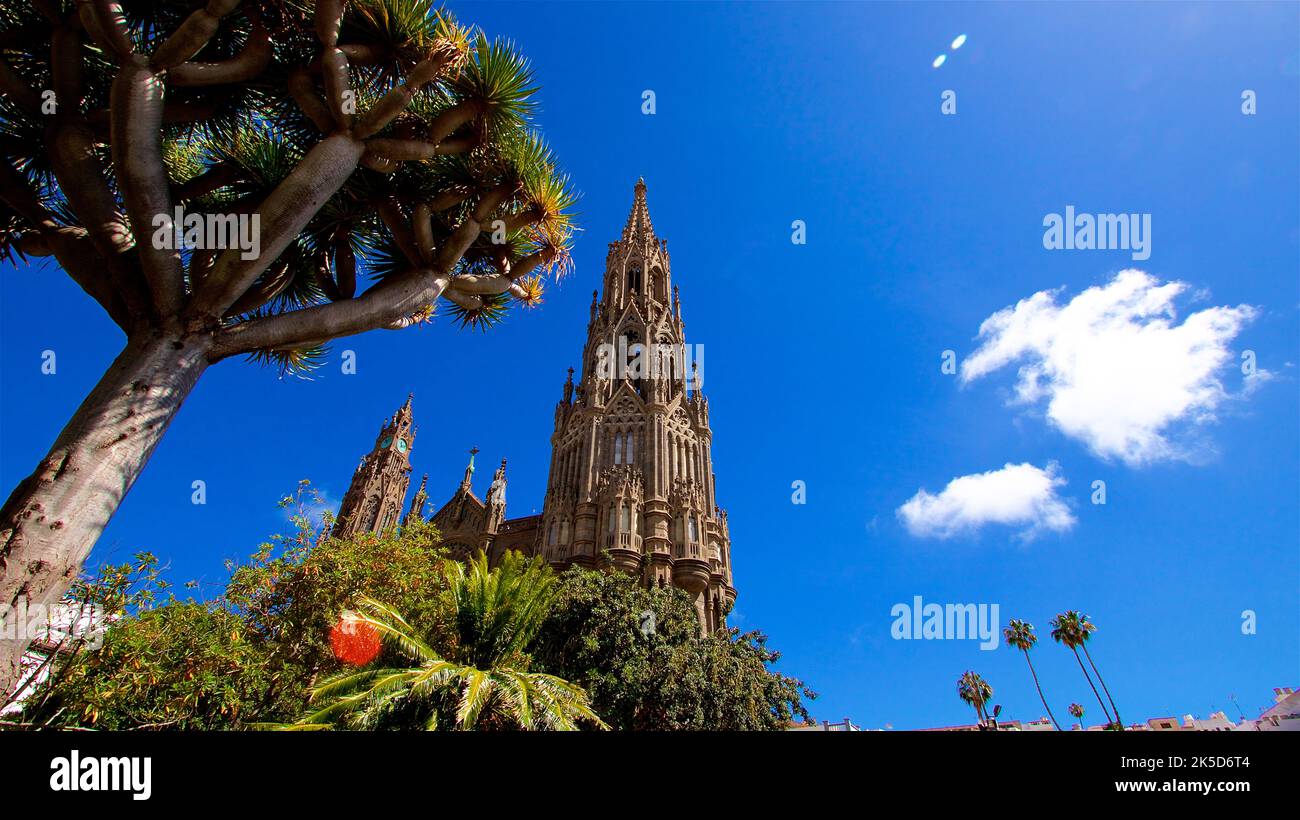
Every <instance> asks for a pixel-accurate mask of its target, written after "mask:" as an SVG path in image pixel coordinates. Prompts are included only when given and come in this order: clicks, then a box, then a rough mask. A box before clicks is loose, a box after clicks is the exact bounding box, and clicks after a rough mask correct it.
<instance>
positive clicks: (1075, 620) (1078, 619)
mask: <svg viewBox="0 0 1300 820" xmlns="http://www.w3.org/2000/svg"><path fill="white" fill-rule="evenodd" d="M1096 628H1097V627H1096V626H1094V625H1093V624H1091V623H1089V622H1088V616H1087V615H1081V614H1080V612H1079V611H1078V610H1077V609H1070V610H1067V611H1065V612H1062V613H1061V614H1060V615H1057V616H1056V617H1055V618H1053V619H1052V640H1054V641H1056V642H1057V643H1059V644H1064V645H1065V646H1066V647H1067V648H1068V649H1069V650H1070V651H1071V652H1073V653H1074V659H1075V660H1076V661H1078V663H1079V671H1081V672H1083V677H1084V679H1085V680H1087V681H1088V686H1089V688H1091V689H1092V694H1093V695H1094V696H1095V697H1096V698H1097V703H1098V704H1099V705H1100V706H1101V711H1102V713H1103V714H1105V715H1106V725H1108V726H1115V727H1117V728H1119V729H1121V730H1122V729H1123V728H1124V727H1123V724H1121V723H1119V720H1118V718H1117V717H1111V714H1110V712H1109V711H1108V710H1107V709H1106V704H1105V703H1103V702H1102V700H1101V694H1100V693H1098V692H1097V687H1096V685H1094V684H1093V682H1092V676H1091V675H1089V674H1088V669H1087V668H1086V667H1085V666H1084V665H1083V658H1081V657H1079V647H1081V646H1083V647H1084V651H1085V652H1086V651H1087V647H1086V646H1085V643H1086V642H1087V640H1088V636H1089V634H1090V633H1091V632H1092V631H1093V630H1095V629H1096ZM1088 662H1089V663H1090V664H1091V663H1092V659H1091V658H1089V659H1088ZM1093 671H1094V672H1096V671H1097V668H1096V667H1095V666H1094V667H1093Z"/></svg>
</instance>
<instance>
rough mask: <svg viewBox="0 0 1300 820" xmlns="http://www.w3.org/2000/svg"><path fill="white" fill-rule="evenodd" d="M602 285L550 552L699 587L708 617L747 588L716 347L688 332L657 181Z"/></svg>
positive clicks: (545, 535)
mask: <svg viewBox="0 0 1300 820" xmlns="http://www.w3.org/2000/svg"><path fill="white" fill-rule="evenodd" d="M603 285H604V287H603V290H602V291H597V292H595V293H593V294H592V303H591V314H590V318H589V321H588V324H587V341H586V344H585V346H584V347H583V351H582V366H581V370H580V371H579V374H578V377H579V382H578V384H577V385H576V386H575V384H574V371H573V370H570V371H569V375H568V379H567V380H566V381H565V383H564V387H563V392H562V397H561V400H560V402H559V403H558V404H557V406H556V409H555V428H554V433H553V434H552V436H551V467H550V477H549V480H548V481H547V490H546V500H545V504H544V507H543V513H542V521H541V526H540V531H539V545H538V552H539V554H541V555H544V556H545V557H546V558H547V560H549V561H550V562H551V563H553V564H556V565H561V566H562V565H566V564H579V565H581V566H588V567H592V566H600V565H604V564H606V563H612V564H613V565H614V566H617V567H619V568H620V569H622V570H624V571H627V572H630V573H633V574H636V575H638V576H639V577H640V578H641V579H642V580H643V582H644V583H646V584H647V585H659V586H668V585H672V586H677V587H680V588H682V589H684V590H686V592H687V593H688V594H690V596H691V597H692V598H693V599H694V601H695V604H696V608H697V610H698V611H699V615H700V624H701V629H702V630H704V631H706V632H707V631H712V630H714V629H719V628H721V627H723V626H725V620H724V616H725V613H726V612H727V610H729V609H730V607H731V605H732V604H733V603H734V602H735V599H736V589H735V587H734V586H732V575H731V541H730V534H729V532H728V530H727V516H726V513H725V512H724V511H722V510H721V509H720V508H719V507H718V506H717V503H716V498H715V495H714V476H713V455H712V440H713V434H712V431H711V429H710V427H709V404H708V400H707V399H706V398H705V396H704V392H703V390H702V387H703V372H702V369H701V368H702V366H703V352H702V350H700V348H699V346H690V345H687V344H686V336H685V328H686V326H685V324H684V323H683V321H682V312H681V303H680V299H679V296H678V291H677V288H676V286H674V285H673V284H672V281H671V259H670V257H669V254H668V242H667V240H664V239H660V238H659V237H658V236H656V234H655V231H654V226H653V225H652V224H651V222H650V211H649V208H648V206H647V204H646V186H645V181H644V180H638V181H637V183H636V187H635V189H634V196H633V202H632V211H631V213H630V214H629V215H628V219H627V224H626V225H625V226H624V228H623V234H622V236H621V237H620V238H619V240H618V241H616V242H611V243H610V245H609V251H608V254H607V256H606V259H605V275H604V282H603Z"/></svg>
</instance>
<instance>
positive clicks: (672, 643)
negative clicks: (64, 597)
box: [22, 483, 815, 730]
mask: <svg viewBox="0 0 1300 820" xmlns="http://www.w3.org/2000/svg"><path fill="white" fill-rule="evenodd" d="M312 495H313V494H312V490H311V488H310V486H309V485H307V484H306V483H304V484H303V485H302V486H301V487H300V488H299V490H298V492H297V494H296V495H295V496H291V497H288V498H286V499H284V501H283V502H282V503H283V504H284V505H285V506H288V507H292V506H294V505H295V504H296V505H297V506H298V508H299V510H300V513H301V511H302V510H303V509H305V508H307V507H309V506H312ZM294 520H295V522H296V524H297V526H296V529H295V530H294V531H293V532H292V533H291V534H289V535H287V536H284V537H277V538H274V539H271V540H270V541H268V542H267V543H265V544H263V545H261V547H260V548H259V549H258V551H257V552H256V553H255V554H254V556H253V557H252V559H251V560H249V561H247V562H244V563H242V564H240V565H238V566H234V565H232V566H231V567H230V568H231V578H230V580H229V582H228V583H227V585H226V586H225V587H224V589H223V590H222V591H221V592H220V594H219V595H217V596H216V597H215V598H214V599H213V600H211V601H209V602H207V603H202V602H195V601H180V600H176V599H175V597H174V594H173V593H171V592H169V588H168V586H167V584H166V582H165V581H163V580H162V579H161V577H160V576H159V571H158V568H157V563H156V560H155V559H153V558H152V556H149V555H147V554H142V555H140V556H137V559H136V561H134V562H132V563H129V564H124V565H122V566H115V567H107V568H105V569H104V570H103V571H102V572H101V573H99V574H98V575H97V576H95V577H94V578H93V579H91V580H88V581H86V582H85V585H86V587H87V589H86V590H85V591H84V593H85V594H86V595H88V596H92V597H95V598H96V599H97V600H105V601H115V602H116V603H113V604H112V605H111V607H110V611H112V612H114V613H116V616H115V617H116V618H117V620H116V621H115V622H114V624H113V626H112V628H111V629H110V630H109V631H108V633H107V636H106V639H105V643H104V646H103V648H101V649H100V650H99V651H97V652H80V653H74V654H72V656H71V657H70V658H69V660H68V661H67V662H66V663H64V664H63V665H62V666H61V667H60V668H59V670H58V672H57V673H56V674H55V675H53V676H51V678H50V679H49V680H48V681H47V682H46V683H45V684H44V685H42V686H41V687H39V688H38V689H37V690H36V691H35V693H34V694H33V695H32V697H31V698H30V700H29V701H27V703H29V704H30V706H31V708H29V709H28V710H27V711H26V712H25V713H24V715H23V717H22V720H23V721H24V722H26V723H33V724H35V725H37V726H50V727H94V728H115V729H132V728H150V729H183V728H191V729H192V728H203V729H223V728H225V729H238V728H247V727H250V726H260V725H266V724H283V723H284V722H286V721H292V720H294V719H296V718H299V717H300V716H302V715H305V714H309V713H310V712H311V711H313V707H312V706H311V704H309V698H310V696H311V694H312V692H313V690H315V691H316V692H317V695H316V702H315V707H314V711H316V712H320V711H322V710H323V709H327V708H330V707H333V706H334V705H335V704H334V703H333V700H334V698H336V697H339V696H346V695H347V694H348V693H349V692H350V694H351V695H352V696H356V695H360V696H361V697H359V698H356V700H355V701H354V702H353V703H352V704H351V705H349V706H348V707H346V708H344V707H339V708H338V709H336V710H335V711H331V712H329V713H328V714H325V715H323V716H320V717H318V718H316V719H317V720H323V721H327V722H337V725H339V726H354V725H371V726H375V727H386V728H397V727H421V726H426V725H428V724H429V721H430V719H431V718H432V719H436V722H437V725H438V726H440V727H442V728H450V727H453V726H462V727H469V726H473V727H476V728H480V729H493V728H514V727H519V726H530V725H531V726H533V727H535V728H541V727H544V726H551V727H557V728H560V727H565V726H568V725H575V724H582V725H596V724H597V723H598V722H599V723H604V724H608V725H610V726H611V727H613V728H618V729H678V730H682V729H703V730H729V729H732V730H734V729H779V728H783V727H784V726H785V725H786V724H787V723H788V722H789V721H790V720H793V719H797V718H803V719H805V720H806V719H807V711H806V710H805V709H804V706H803V702H802V700H801V697H807V698H812V697H815V695H814V694H813V693H812V692H811V691H810V690H808V689H807V688H806V687H805V686H804V685H803V684H802V683H801V682H800V681H798V680H795V679H793V678H788V677H785V676H783V675H780V674H779V673H776V672H774V671H772V670H771V669H770V666H771V665H772V664H773V663H774V662H775V661H776V660H777V658H778V656H777V653H775V652H772V651H770V650H769V649H768V648H767V647H766V643H765V638H764V637H763V636H762V635H761V634H759V633H748V634H745V635H739V634H738V630H735V629H732V630H727V631H719V632H718V633H715V634H714V635H711V636H707V637H703V638H702V637H700V635H699V622H698V620H697V616H696V611H695V607H694V606H693V605H692V604H691V602H690V600H689V599H688V598H687V596H686V595H685V593H683V592H681V591H680V590H676V589H646V588H644V587H643V586H641V584H639V583H638V582H637V580H636V579H635V578H633V577H631V576H628V575H626V574H624V573H621V572H604V571H600V572H593V571H587V570H581V569H576V568H575V569H571V570H569V571H567V572H565V573H564V574H563V575H562V576H558V577H557V576H554V575H553V573H552V572H551V570H549V569H548V568H545V567H544V566H542V565H541V564H540V563H538V562H537V561H526V560H525V559H522V558H520V557H519V556H517V555H512V556H511V557H510V558H509V559H508V560H507V561H506V562H505V563H503V564H502V565H501V567H498V568H497V569H496V570H494V571H493V572H487V571H486V566H485V565H484V564H483V559H482V557H481V556H480V557H479V558H478V559H477V563H475V564H473V565H471V566H468V567H467V566H465V565H462V564H460V563H458V562H454V561H451V560H449V559H447V558H446V557H445V553H444V551H443V550H442V548H441V547H440V546H439V544H438V534H437V532H436V531H435V530H434V529H433V528H432V527H430V526H428V525H426V524H423V523H416V522H412V524H411V525H409V526H406V527H403V528H402V529H400V530H397V531H390V532H386V533H383V534H380V535H372V534H366V533H363V534H357V535H355V536H352V537H349V538H342V539H339V538H330V537H327V535H326V533H327V532H328V528H329V524H330V521H329V520H328V516H327V517H326V520H325V521H324V522H323V523H322V524H321V525H320V526H319V527H316V526H314V524H313V522H311V521H309V520H308V518H307V517H306V516H305V515H303V514H299V515H297V516H295V518H294ZM78 589H79V590H80V589H81V587H78ZM383 599H387V600H391V601H393V602H395V603H394V604H392V605H391V606H390V605H388V604H378V603H370V604H366V603H363V602H365V601H367V600H369V601H379V600H383ZM399 606H400V607H402V608H403V609H404V610H405V613H404V614H400V615H399V614H398V613H399V612H401V610H399V609H398V607H399ZM349 610H351V611H352V613H353V615H352V616H351V617H350V618H349V617H344V615H345V613H347V612H348V611H349ZM647 611H650V612H653V613H654V614H655V621H656V623H655V627H654V629H653V630H648V629H645V630H643V623H644V622H643V619H642V614H643V613H645V612H647ZM358 613H359V614H358ZM358 625H360V626H361V627H363V629H367V630H374V633H373V634H374V637H375V639H376V640H375V644H376V647H375V649H376V651H378V653H379V654H378V655H377V656H375V655H370V656H367V657H365V658H364V660H363V661H360V663H361V664H363V665H361V666H360V667H358V666H348V665H347V664H345V663H344V662H343V661H342V660H340V656H342V657H344V658H348V657H349V655H348V653H347V652H342V653H338V654H336V649H337V648H338V646H337V641H338V638H339V636H340V633H341V632H343V633H344V634H346V631H345V630H344V629H343V628H344V627H352V628H355V627H357V626H358ZM381 635H387V636H388V639H387V641H386V642H385V644H384V645H383V646H382V647H380V646H379V641H378V639H379V637H380V636H381ZM402 636H405V637H406V638H409V639H410V640H404V638H403V637H402ZM356 637H358V638H364V637H365V635H364V634H361V635H358V636H356ZM360 643H365V641H364V640H361V641H360ZM421 647H422V648H421ZM372 659H373V666H367V665H364V664H366V663H368V662H370V661H371V660H372ZM435 659H436V660H435ZM439 663H441V664H442V665H440V666H437V667H436V669H433V671H430V669H431V668H432V665H434V664H439ZM373 669H393V670H400V674H395V676H394V677H393V678H391V679H389V680H388V681H387V682H380V681H378V680H377V679H376V678H375V677H374V676H373V675H371V674H370V672H371V671H372V670H373ZM426 673H427V674H426ZM358 675H359V677H358ZM422 675H424V677H421V676H422ZM349 677H352V678H353V679H352V680H351V681H350V682H349V683H346V684H342V683H340V681H347V680H348V678H349ZM325 681H329V684H328V685H330V686H332V688H326V686H327V684H326V683H325ZM422 682H423V683H424V684H427V685H428V686H429V687H432V689H433V690H436V693H435V692H434V691H432V690H431V691H430V692H428V693H426V691H425V687H423V686H417V685H418V684H421V683H422ZM334 684H338V685H337V686H334ZM408 684H409V686H408ZM435 684H436V686H435ZM376 686H380V687H381V688H383V687H392V688H391V689H388V688H385V689H384V694H385V695H392V697H389V698H386V699H385V701H384V703H383V705H381V704H380V703H379V702H378V700H375V702H373V703H372V702H369V701H370V700H371V696H370V693H371V692H372V690H374V689H375V687H376ZM399 690H400V691H402V692H406V693H407V694H409V695H410V696H409V697H407V696H405V695H403V696H400V697H399V696H398V692H399ZM579 693H583V694H582V697H579ZM376 694H377V693H376ZM426 694H428V696H427V697H426ZM521 709H523V710H524V711H520V710H521ZM584 710H589V711H590V714H589V715H588V713H587V711H584Z"/></svg>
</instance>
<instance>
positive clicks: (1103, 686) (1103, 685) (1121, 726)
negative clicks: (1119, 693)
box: [1083, 643, 1124, 732]
mask: <svg viewBox="0 0 1300 820" xmlns="http://www.w3.org/2000/svg"><path fill="white" fill-rule="evenodd" d="M1083 654H1084V655H1086V656H1087V658H1088V665H1089V666H1091V667H1092V671H1093V674H1095V675H1096V676H1097V682H1098V683H1100V684H1101V689H1102V691H1103V692H1105V693H1106V700H1108V701H1110V708H1111V710H1112V711H1113V712H1114V713H1115V725H1117V726H1119V729H1120V731H1121V732H1122V731H1124V723H1123V721H1121V720H1120V719H1119V707H1117V706H1116V705H1115V699H1114V698H1112V697H1111V696H1110V690H1109V689H1107V688H1106V681H1104V680H1102V678H1101V673H1100V672H1098V671H1097V664H1096V663H1094V662H1093V660H1092V653H1091V652H1089V651H1088V645H1087V644H1086V643H1085V644H1084V645H1083Z"/></svg>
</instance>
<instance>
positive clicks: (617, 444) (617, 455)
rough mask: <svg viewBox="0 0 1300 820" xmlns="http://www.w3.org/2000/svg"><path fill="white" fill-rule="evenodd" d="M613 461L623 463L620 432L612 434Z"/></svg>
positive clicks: (621, 435)
mask: <svg viewBox="0 0 1300 820" xmlns="http://www.w3.org/2000/svg"><path fill="white" fill-rule="evenodd" d="M614 463H615V464H622V463H623V434H622V433H615V434H614Z"/></svg>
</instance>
